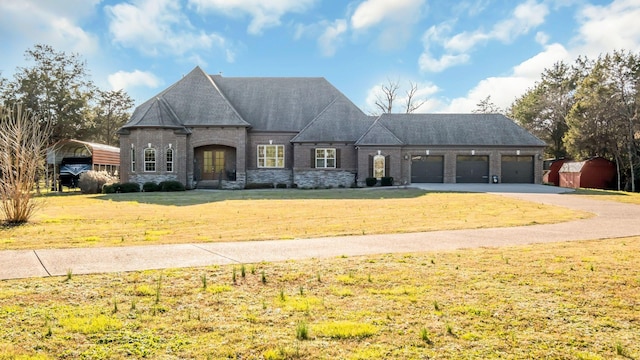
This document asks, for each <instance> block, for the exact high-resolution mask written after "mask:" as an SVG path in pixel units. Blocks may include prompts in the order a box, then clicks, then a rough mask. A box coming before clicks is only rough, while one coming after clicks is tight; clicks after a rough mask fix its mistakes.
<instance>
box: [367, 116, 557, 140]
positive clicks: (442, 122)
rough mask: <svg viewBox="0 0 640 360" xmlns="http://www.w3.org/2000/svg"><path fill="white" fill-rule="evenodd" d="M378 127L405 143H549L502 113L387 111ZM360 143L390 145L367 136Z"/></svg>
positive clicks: (377, 123) (377, 124)
mask: <svg viewBox="0 0 640 360" xmlns="http://www.w3.org/2000/svg"><path fill="white" fill-rule="evenodd" d="M374 126H384V127H385V128H386V129H388V130H389V131H390V132H392V133H393V134H394V135H395V136H396V137H397V138H398V139H399V140H400V141H401V142H402V143H404V144H405V145H431V146H534V147H543V146H546V144H545V143H544V142H543V141H542V140H540V139H538V138H537V137H535V136H533V135H531V134H530V133H529V132H528V131H526V130H525V129H523V128H522V127H520V126H518V125H517V124H516V123H514V122H513V120H511V119H509V118H507V117H506V116H504V115H500V114H384V115H382V116H381V117H380V119H379V120H378V121H377V122H376V124H375V125H374ZM371 130H372V129H370V131H371ZM377 131H378V132H380V130H377ZM365 140H366V141H365ZM356 145H390V144H387V143H381V144H376V143H375V138H372V137H370V138H364V137H363V138H362V139H360V140H358V142H357V143H356Z"/></svg>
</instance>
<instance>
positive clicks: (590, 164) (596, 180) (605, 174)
mask: <svg viewBox="0 0 640 360" xmlns="http://www.w3.org/2000/svg"><path fill="white" fill-rule="evenodd" d="M615 177H616V166H615V164H614V163H613V162H611V161H609V160H607V159H604V158H601V157H595V158H591V159H589V160H585V161H567V162H565V163H564V164H562V167H561V168H560V170H559V185H560V186H562V187H568V188H574V189H577V188H591V189H609V188H611V187H612V186H613V184H614V180H615Z"/></svg>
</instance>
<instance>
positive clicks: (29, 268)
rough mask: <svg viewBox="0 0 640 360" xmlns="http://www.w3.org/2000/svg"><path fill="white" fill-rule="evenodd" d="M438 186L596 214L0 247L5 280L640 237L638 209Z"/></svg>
mask: <svg viewBox="0 0 640 360" xmlns="http://www.w3.org/2000/svg"><path fill="white" fill-rule="evenodd" d="M415 187H420V188H423V189H427V190H432V191H467V192H489V193H494V194H498V195H500V196H509V197H514V198H518V199H523V200H528V201H533V202H539V203H544V204H550V205H557V206H563V207H566V208H570V209H575V210H582V211H588V212H591V213H594V214H595V215H596V216H595V217H592V218H589V219H583V220H576V221H570V222H565V223H560V224H549V225H532V226H521V227H509V228H495V229H475V230H453V231H433V232H423V233H410V234H387V235H384V234H383V235H363V236H348V237H332V238H317V239H303V240H273V241H248V242H231V243H198V244H180V245H152V246H136V247H110V248H81V249H43V250H28V251H23V250H15V251H13V250H10V251H0V264H2V266H1V268H0V279H13V278H28V277H44V276H64V275H66V274H67V273H68V272H72V273H73V274H90V273H106V272H122V271H135V270H148V269H163V268H177V267H195V266H209V265H223V264H234V263H255V262H260V261H283V260H296V259H304V258H312V257H313V258H327V257H334V256H341V255H346V256H358V255H370V254H380V253H403V252H422V251H442V250H454V249H460V248H472V247H498V246H512V245H523V244H532V243H545V242H560V241H575V240H590V239H605V238H615V237H626V236H637V235H640V221H638V219H640V206H638V205H632V204H623V203H617V202H609V201H601V200H594V199H592V198H587V197H582V196H571V195H562V194H560V192H566V191H568V190H567V189H562V188H555V187H551V186H543V185H517V184H469V185H465V184H418V185H415Z"/></svg>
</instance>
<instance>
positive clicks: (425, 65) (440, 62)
mask: <svg viewBox="0 0 640 360" xmlns="http://www.w3.org/2000/svg"><path fill="white" fill-rule="evenodd" d="M469 58H470V57H469V55H467V54H456V55H453V54H444V55H442V56H441V57H440V58H435V57H433V56H432V55H431V54H429V53H428V52H423V53H422V54H421V55H420V58H419V59H418V65H419V66H420V69H421V70H422V71H429V72H440V71H443V70H445V69H448V68H450V67H452V66H456V65H460V64H464V63H467V62H468V61H469Z"/></svg>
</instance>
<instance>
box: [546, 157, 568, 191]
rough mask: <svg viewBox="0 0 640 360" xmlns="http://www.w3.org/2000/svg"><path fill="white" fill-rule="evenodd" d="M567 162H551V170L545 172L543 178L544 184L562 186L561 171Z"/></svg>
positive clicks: (562, 160) (563, 160)
mask: <svg viewBox="0 0 640 360" xmlns="http://www.w3.org/2000/svg"><path fill="white" fill-rule="evenodd" d="M565 162H567V160H565V159H558V160H553V161H551V165H549V168H548V169H546V170H545V172H544V175H543V176H542V182H543V183H546V184H553V185H555V186H560V169H561V168H562V165H564V163H565Z"/></svg>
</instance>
